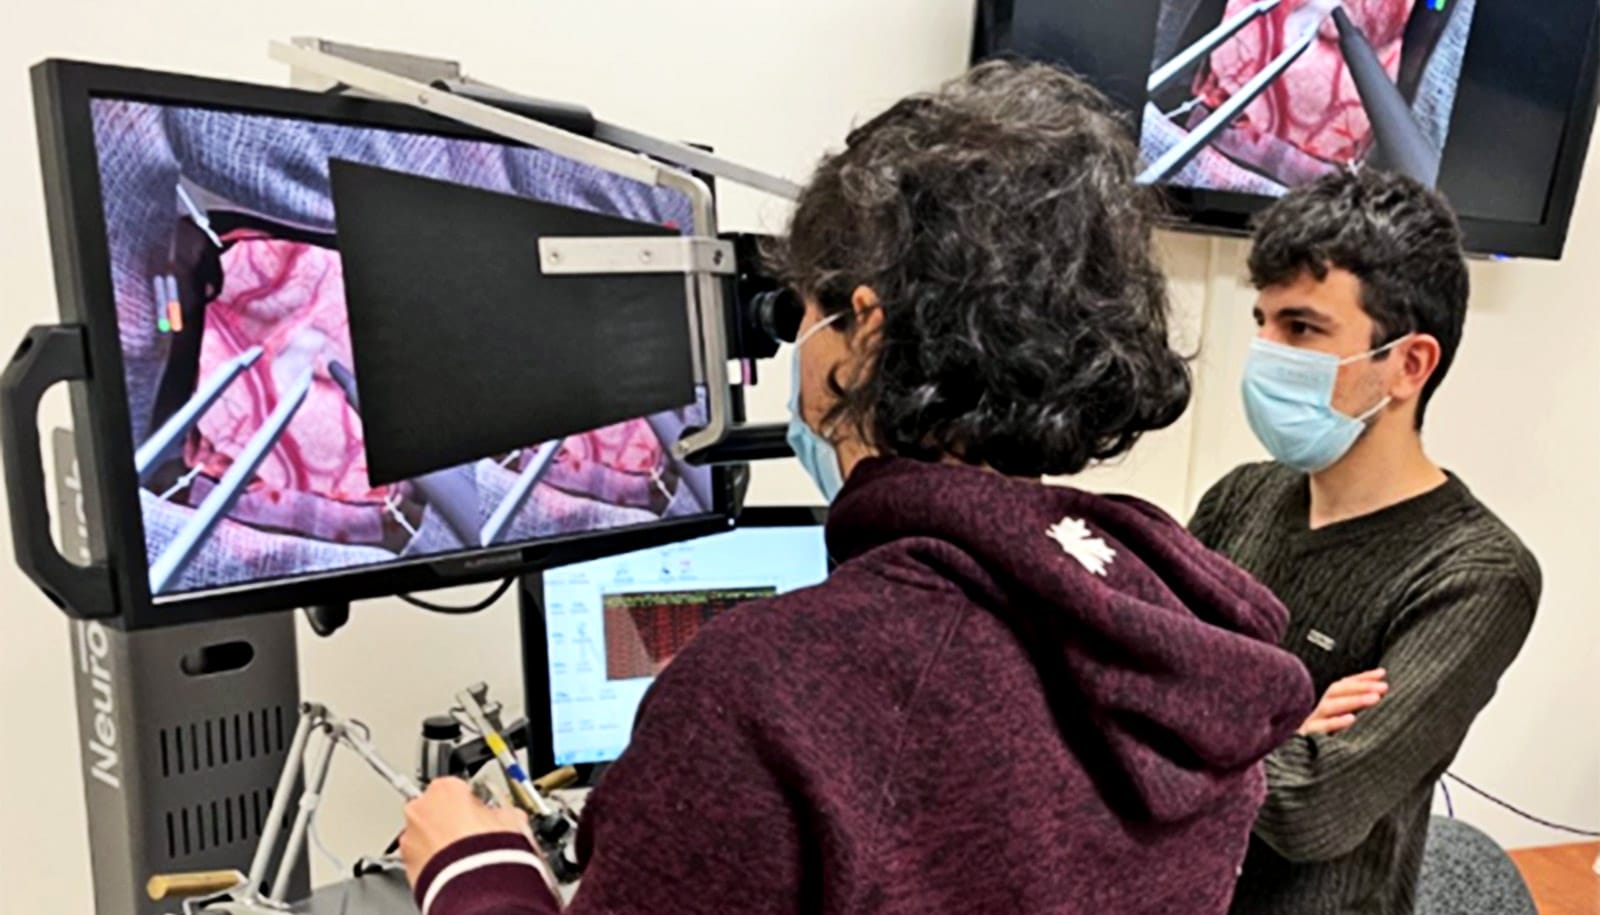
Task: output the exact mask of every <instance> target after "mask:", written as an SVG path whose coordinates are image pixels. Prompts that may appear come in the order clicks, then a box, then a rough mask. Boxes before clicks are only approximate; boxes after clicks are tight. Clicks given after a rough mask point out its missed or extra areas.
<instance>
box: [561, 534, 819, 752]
mask: <svg viewBox="0 0 1600 915" xmlns="http://www.w3.org/2000/svg"><path fill="white" fill-rule="evenodd" d="M827 575H828V551H827V547H826V545H825V544H824V542H823V533H822V527H821V526H820V525H815V526H813V525H805V526H796V527H753V528H740V529H738V530H734V531H729V532H727V533H723V534H714V535H712V536H710V537H702V538H700V539H698V540H692V541H689V542H687V543H678V544H673V545H672V546H665V547H657V548H653V549H646V550H640V551H638V552H634V553H628V554H625V555H622V556H613V557H609V558H606V559H597V560H591V561H589V562H583V563H578V564H576V565H571V566H565V567H562V568H558V569H552V570H549V571H547V572H545V573H544V601H543V602H544V610H545V638H546V641H547V643H548V645H547V648H548V652H549V654H548V661H549V677H550V680H549V686H550V689H549V699H550V725H551V737H552V746H553V749H554V756H555V764H556V765H558V766H564V765H569V764H582V763H604V762H611V761H612V760H615V759H616V758H617V757H618V756H620V755H621V754H622V751H623V749H624V748H626V747H627V745H628V738H629V736H630V735H631V734H632V732H633V719H634V714H635V713H636V712H637V711H638V708H639V701H640V700H641V699H643V698H644V694H645V691H646V690H648V689H649V688H650V684H651V683H653V682H655V677H656V675H657V674H659V673H660V672H661V671H662V670H663V669H664V668H665V667H666V666H667V665H668V664H670V663H671V662H672V659H673V658H674V657H676V656H677V654H678V652H679V651H680V650H681V649H682V648H683V647H684V646H685V645H687V644H688V643H689V641H690V639H692V638H693V637H694V635H695V633H696V632H697V631H699V629H700V627H701V626H702V625H704V624H705V623H706V622H707V621H709V620H711V619H712V618H713V617H715V616H716V615H717V614H719V613H722V612H724V611H726V610H728V609H730V608H732V607H735V606H737V605H739V604H741V603H744V602H745V601H749V600H756V599H759V598H763V597H771V596H772V595H775V594H782V593H784V592H786V591H792V590H795V589H797V588H804V587H808V586H810V585H814V584H817V583H818V582H820V581H822V580H823V579H824V578H826V577H827Z"/></svg>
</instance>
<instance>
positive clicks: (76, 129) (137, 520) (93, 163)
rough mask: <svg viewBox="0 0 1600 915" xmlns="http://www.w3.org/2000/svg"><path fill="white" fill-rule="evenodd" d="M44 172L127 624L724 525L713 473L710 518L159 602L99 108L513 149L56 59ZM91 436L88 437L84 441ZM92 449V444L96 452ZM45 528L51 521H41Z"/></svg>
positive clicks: (313, 100)
mask: <svg viewBox="0 0 1600 915" xmlns="http://www.w3.org/2000/svg"><path fill="white" fill-rule="evenodd" d="M32 77H33V93H34V106H35V117H36V121H37V125H38V134H39V151H40V165H41V169H42V172H43V178H44V187H45V198H46V211H47V216H48V221H49V228H50V241H51V250H52V258H53V261H54V270H55V278H56V288H57V295H58V304H59V313H60V315H61V320H62V321H63V322H64V323H66V324H71V325H79V326H81V327H82V328H83V330H84V337H85V340H86V345H87V348H88V361H89V365H90V367H91V371H90V375H91V377H90V378H89V380H88V381H87V382H85V383H82V384H74V385H73V422H74V426H75V429H76V430H77V437H78V441H79V442H80V447H79V451H80V457H81V458H83V459H84V460H83V468H84V475H85V481H84V483H85V486H86V487H89V486H92V487H93V489H94V497H95V498H94V499H91V500H90V504H96V503H97V504H98V507H99V510H98V512H97V514H98V515H99V517H98V519H94V518H91V519H90V520H91V522H93V521H95V520H98V522H99V524H100V526H101V530H102V531H103V534H104V537H103V540H104V543H105V547H104V548H105V550H106V554H107V555H106V557H105V559H106V563H107V565H108V567H109V569H110V574H111V576H112V577H113V580H114V582H113V584H114V589H115V595H116V601H117V609H118V611H119V614H118V616H117V617H115V618H114V619H111V620H108V622H109V623H111V624H113V625H116V626H118V627H120V628H124V629H143V628H153V627H158V626H172V625H182V624H186V623H193V622H200V621H206V620H215V619H223V618H231V617H239V616H246V615H251V614H257V613H266V612H273V611H281V610H288V609H293V608H296V607H302V606H308V605H314V604H327V603H337V602H345V601H352V600H360V599H366V598H375V597H383V596H387V595H392V594H397V593H408V592H413V591H426V590H430V589H435V588H442V587H448V586H454V585H465V584H473V583H477V582H484V581H493V580H497V579H502V578H505V577H507V576H512V575H519V574H524V573H526V572H528V571H529V570H532V569H537V568H540V567H543V566H550V565H562V564H567V563H571V562H578V561H582V560H584V559H587V558H592V557H596V556H601V555H605V554H607V553H616V552H626V551H629V550H635V549H642V548H645V547H648V546H651V545H655V544H661V543H670V542H673V541H677V540H683V539H687V538H691V537H696V536H701V535H703V534H705V533H711V532H715V531H718V530H722V529H725V528H726V527H727V526H728V524H729V518H730V515H731V508H732V499H731V497H730V494H729V492H728V480H729V474H728V471H727V469H726V468H714V469H713V471H712V473H713V480H712V486H713V492H714V493H715V494H716V501H717V504H716V505H715V506H714V507H713V510H712V511H711V512H709V513H705V514H701V515H693V516H688V517H685V518H678V519H672V520H670V521H662V522H659V523H653V524H647V525H641V526H638V527H629V528H622V529H619V530H612V531H597V532H592V533H579V534H571V535H565V536H560V537H554V538H550V539H547V540H540V541H534V542H531V543H524V544H520V545H508V546H504V547H497V548H494V549H488V550H475V551H467V552H462V553H456V554H452V555H448V556H443V557H437V558H418V559H415V560H401V561H398V562H397V563H395V564H383V565H376V566H370V567H369V566H363V567H358V568H354V569H348V570H341V571H330V572H324V573H316V574H313V575H307V576H303V577H296V578H292V579H283V580H275V581H267V582H260V583H252V584H241V585H235V586H224V587H221V588H215V589H208V590H206V591H204V592H200V593H197V594H195V596H193V597H188V596H185V595H183V594H177V595H173V596H171V597H167V598H163V599H162V601H161V602H160V603H157V602H155V601H154V600H153V599H152V595H151V593H150V587H149V580H148V578H149V573H148V566H149V563H148V559H147V557H146V548H145V541H144V518H143V513H142V511H141V510H140V506H139V496H138V493H139V484H138V480H137V478H136V474H135V471H134V459H133V453H134V447H135V446H134V443H133V440H132V433H131V429H132V426H131V423H130V416H129V406H128V399H127V390H126V384H125V381H124V377H125V376H124V372H123V366H122V350H121V341H120V339H119V334H118V327H117V315H116V299H115V293H114V289H113V287H112V281H111V266H110V250H109V245H108V241H107V226H106V225H105V217H104V207H103V200H102V195H101V182H100V170H99V163H98V158H97V152H96V148H95V136H94V129H93V122H92V118H91V112H90V103H91V101H92V100H94V99H96V98H116V99H127V100H132V101H140V102H148V103H153V104H163V105H181V106H187V107H194V108H211V109H216V110H222V111H231V112H239V113H247V114H260V115H268V116H274V117H285V118H294V119H298V120H307V121H322V122H331V123H338V124H347V125H353V126H359V127H371V128H378V129H387V130H398V131H412V132H418V133H427V134H432V135H436V136H445V137H450V138H455V139H465V140H482V141H488V142H493V143H502V144H507V145H513V144H510V143H509V142H508V141H506V140H504V139H503V138H498V137H494V136H491V135H488V134H485V133H482V132H480V131H476V130H473V129H472V128H469V127H467V126H465V125H462V124H459V123H456V122H453V121H448V120H445V119H443V118H439V117H436V116H434V115H430V114H428V113H426V112H424V111H421V110H420V109H416V108H412V107H409V106H405V105H399V104H394V103H389V102H380V101H374V100H369V99H361V98H355V97H351V96H348V95H343V94H330V93H314V92H306V91H302V90H296V89H286V88H278V87H273V86H263V85H258V84H252V83H241V82H233V81H227V80H217V79H210V78H204V77H196V76H188V75H182V74H175V73H167V72H160V71H152V70H142V69H133V68H125V67H116V66H108V65H101V64H93V63H84V62H79V61H66V60H47V61H44V62H42V63H40V64H38V65H36V66H35V67H34V68H33V70H32ZM84 430H87V431H88V434H87V435H85V434H84ZM85 443H89V445H90V447H85ZM41 523H46V522H44V521H41Z"/></svg>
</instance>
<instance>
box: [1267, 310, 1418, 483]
mask: <svg viewBox="0 0 1600 915" xmlns="http://www.w3.org/2000/svg"><path fill="white" fill-rule="evenodd" d="M1407 339H1409V337H1401V338H1400V339H1399V340H1395V341H1394V342H1392V343H1389V344H1388V345H1386V346H1381V347H1379V348H1378V349H1375V350H1371V351H1369V352H1365V353H1361V354H1359V355H1355V356H1351V357H1349V358H1348V359H1340V358H1339V357H1338V356H1333V355H1329V354H1328V353H1316V352H1311V351H1309V350H1302V349H1296V348H1294V347H1292V346H1284V345H1283V344H1280V343H1273V342H1271V341H1269V340H1262V339H1260V338H1259V337H1258V338H1256V339H1255V340H1253V341H1252V342H1251V343H1250V357H1249V360H1248V361H1246V362H1245V368H1244V412H1245V416H1246V417H1248V418H1249V420H1250V429H1251V431H1252V432H1254V433H1255V434H1256V438H1257V439H1259V440H1260V441H1261V444H1263V445H1265V446H1266V448H1267V451H1268V453H1270V454H1271V455H1272V456H1273V458H1274V459H1276V460H1277V461H1278V462H1279V463H1281V464H1284V465H1287V466H1289V467H1293V468H1294V469H1296V470H1299V471H1301V472H1303V473H1318V472H1320V471H1323V470H1327V469H1328V468H1329V467H1332V466H1333V465H1334V464H1337V463H1338V462H1339V459H1340V458H1343V457H1344V456H1345V455H1346V454H1348V453H1349V451H1350V449H1351V448H1352V447H1354V446H1355V443H1356V440H1357V439H1359V438H1361V433H1362V432H1363V431H1365V430H1366V428H1367V422H1368V421H1369V420H1371V419H1372V417H1374V416H1377V415H1378V413H1379V411H1381V410H1382V409H1383V408H1384V407H1387V406H1388V405H1389V403H1390V402H1391V401H1392V400H1393V398H1390V397H1384V398H1383V399H1382V400H1380V401H1378V402H1377V404H1375V405H1374V406H1373V407H1372V408H1371V409H1370V410H1367V411H1366V412H1365V413H1362V414H1361V415H1360V416H1346V415H1345V414H1343V413H1340V412H1339V411H1338V410H1335V409H1334V407H1333V389H1334V386H1335V384H1337V383H1338V380H1339V369H1340V368H1341V367H1342V366H1346V365H1350V364H1351V363H1354V362H1360V361H1362V360H1363V359H1371V358H1373V357H1374V356H1378V355H1380V354H1382V353H1386V352H1388V351H1389V350H1391V349H1393V348H1394V347H1396V346H1399V345H1400V344H1401V343H1403V342H1405V341H1406V340H1407Z"/></svg>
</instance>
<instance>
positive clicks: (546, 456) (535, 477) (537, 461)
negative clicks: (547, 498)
mask: <svg viewBox="0 0 1600 915" xmlns="http://www.w3.org/2000/svg"><path fill="white" fill-rule="evenodd" d="M561 441H562V440H561V439H557V440H556V441H553V442H545V443H544V444H543V445H540V446H539V448H538V450H536V451H535V452H534V453H533V458H532V459H531V460H529V461H528V466H527V467H525V468H523V470H522V475H521V476H519V477H517V482H515V483H513V484H511V491H510V492H508V493H506V497H505V498H504V499H501V500H500V504H499V505H496V506H495V508H494V514H492V515H490V516H489V521H488V523H486V524H484V526H483V529H482V530H481V531H479V532H478V544H479V545H480V546H493V545H494V543H495V541H497V540H499V539H500V536H501V535H502V534H504V533H505V532H506V528H507V527H509V526H510V525H511V519H512V518H513V517H515V516H516V514H517V512H519V511H521V510H522V506H523V503H525V502H527V501H528V495H529V494H530V493H532V492H533V487H534V484H536V483H538V482H539V478H540V477H543V476H544V474H545V471H547V470H549V469H550V465H551V464H552V463H554V462H555V459H556V453H557V452H558V451H560V450H561Z"/></svg>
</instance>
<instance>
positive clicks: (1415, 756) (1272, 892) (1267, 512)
mask: <svg viewBox="0 0 1600 915" xmlns="http://www.w3.org/2000/svg"><path fill="white" fill-rule="evenodd" d="M1461 244H1462V243H1461V233H1460V230H1459V228H1458V227H1457V224H1456V220H1455V217H1454V216H1453V215H1452V213H1451V211H1450V209H1449V207H1448V205H1447V204H1446V203H1445V202H1444V201H1443V199H1441V198H1440V197H1439V196H1438V195H1437V194H1435V193H1433V192H1432V191H1429V190H1427V189H1426V188H1424V187H1423V186H1421V185H1419V184H1417V183H1415V182H1413V181H1410V180H1409V179H1404V178H1399V177H1395V176H1392V175H1385V174H1381V173H1377V172H1373V171H1363V172H1360V173H1346V174H1340V175H1337V176H1333V177H1329V178H1326V179H1323V180H1321V181H1319V182H1317V183H1315V184H1313V185H1310V186H1308V187H1306V188H1304V189H1301V190H1298V191H1295V192H1293V193H1291V194H1289V195H1288V196H1287V197H1285V198H1284V199H1283V200H1281V201H1279V202H1278V203H1277V204H1275V205H1274V206H1273V207H1271V208H1270V209H1269V210H1268V211H1267V212H1266V213H1265V214H1264V215H1263V217H1262V219H1261V221H1260V224H1259V227H1258V230H1257V233H1256V239H1255V246H1254V249H1253V251H1252V253H1251V256H1250V274H1251V280H1252V282H1253V283H1254V285H1255V287H1256V288H1257V290H1259V293H1260V295H1259V298H1258V300H1257V304H1256V322H1257V324H1258V325H1259V326H1260V328H1261V330H1260V333H1259V335H1258V337H1257V339H1256V340H1255V341H1254V342H1253V343H1252V346H1251V352H1250V358H1249V361H1248V363H1247V366H1246V370H1245V384H1244V398H1245V411H1246V414H1247V416H1248V418H1249V421H1250V426H1251V429H1252V430H1253V431H1254V432H1255V434H1256V436H1257V437H1258V438H1259V439H1260V440H1261V442H1262V443H1263V444H1264V445H1266V447H1267V450H1268V451H1269V452H1270V453H1271V454H1272V456H1273V457H1274V458H1275V459H1276V461H1275V462H1274V463H1270V464H1260V465H1252V466H1247V467H1242V468H1240V469H1238V470H1236V471H1234V472H1233V473H1232V474H1230V475H1229V476H1228V477H1226V478H1225V479H1224V480H1223V481H1222V482H1221V483H1219V484H1217V486H1216V487H1215V488H1213V489H1212V490H1211V491H1210V492H1209V493H1207V494H1206V497H1205V499H1204V500H1203V501H1202V502H1201V505H1200V509H1199V511H1198V513H1197V514H1196V516H1195V518H1194V520H1193V522H1192V523H1191V529H1192V530H1193V532H1194V533H1195V535H1196V536H1198V537H1199V538H1200V539H1201V540H1202V541H1204V542H1205V543H1206V544H1207V545H1208V546H1211V547H1212V548H1214V549H1216V550H1218V551H1220V552H1222V553H1223V554H1225V555H1227V556H1228V557H1230V558H1231V559H1233V560H1234V561H1235V562H1237V563H1238V564H1240V565H1241V566H1243V567H1244V568H1245V569H1246V570H1247V571H1249V572H1251V573H1253V574H1254V575H1255V576H1256V577H1257V578H1258V579H1260V580H1261V581H1262V582H1263V583H1264V584H1266V585H1267V586H1268V587H1269V588H1271V589H1272V590H1273V591H1274V592H1276V593H1277V595H1278V596H1279V598H1281V599H1282V600H1283V601H1284V603H1285V604H1287V605H1288V607H1289V610H1290V613H1291V623H1290V626H1289V630H1288V633H1287V635H1286V637H1285V642H1284V646H1285V647H1286V648H1288V649H1289V650H1290V651H1292V652H1294V653H1295V654H1296V655H1297V656H1298V657H1299V658H1300V659H1301V660H1302V661H1303V662H1304V663H1305V665H1306V667H1307V668H1308V669H1309V670H1310V671H1311V674H1312V679H1313V681H1314V682H1315V685H1316V690H1317V693H1318V695H1320V696H1322V697H1323V698H1322V701H1321V703H1320V704H1319V705H1318V707H1317V709H1316V711H1315V712H1313V713H1312V715H1311V717H1310V719H1308V720H1307V721H1306V723H1305V725H1304V726H1303V727H1302V728H1301V729H1300V732H1299V734H1298V735H1297V736H1295V737H1293V738H1291V739H1290V741H1289V742H1288V743H1287V744H1285V745H1283V746H1282V747H1281V748H1280V749H1278V750H1277V751H1276V752H1275V753H1273V754H1272V756H1270V757H1269V758H1268V761H1267V776H1268V784H1269V791H1268V797H1267V801H1266V804H1265V806H1264V807H1263V808H1262V811H1261V814H1260V818H1259V819H1258V821H1257V824H1256V828H1255V833H1254V836H1253V837H1252V839H1251V847H1250V851H1249V854H1248V856H1247V858H1246V860H1245V865H1244V870H1243V873H1242V876H1241V878H1240V882H1239V886H1238V890H1237V893H1236V896H1235V902H1234V906H1233V911H1234V912H1236V913H1263V915H1267V913H1270V915H1284V913H1294V915H1318V913H1329V915H1332V913H1348V912H1362V913H1383V915H1396V913H1409V912H1411V911H1412V910H1413V907H1414V904H1415V903H1414V900H1415V896H1416V883H1417V873H1418V868H1419V865H1420V863H1421V860H1422V848H1423V842H1424V839H1425V838H1426V833H1427V825H1428V815H1429V808H1430V800H1431V797H1432V793H1433V786H1434V784H1435V783H1436V782H1437V780H1438V779H1439V777H1440V776H1441V775H1442V774H1443V773H1444V771H1445V769H1446V767H1447V766H1449V764H1450V762H1451V761H1452V760H1453V759H1454V758H1455V755H1456V752H1457V750H1458V749H1459V748H1460V746H1461V743H1462V741H1463V739H1464V738H1465V737H1466V734H1467V729H1468V727H1469V726H1470V725H1471V724H1472V721H1473V719H1474V718H1475V717H1476V716H1477V714H1478V712H1479V711H1480V710H1482V708H1483V707H1484V705H1485V704H1486V703H1487V702H1488V701H1489V698H1490V697H1491V696H1492V695H1493V694H1494V691H1495V685H1496V682H1497V681H1498V680H1499V677H1500V675H1501V673H1502V672H1503V671H1505V669H1506V667H1507V666H1508V665H1509V664H1510V663H1511V661H1512V659H1513V658H1515V657H1516V655H1517V652H1518V651H1519V650H1520V649H1521V647H1522V643H1523V641H1524V639H1525V638H1526V637H1527V634H1528V630H1529V627H1530V626H1531V625H1532V622H1533V616H1534V609H1535V607H1536V606H1537V604H1538V601H1539V591H1540V574H1539V566H1538V563H1537V562H1536V561H1535V560H1534V557H1533V555H1532V554H1531V553H1529V552H1528V550H1527V549H1526V548H1524V547H1523V545H1522V543H1521V541H1519V540H1518V539H1517V537H1516V535H1515V534H1513V533H1512V532H1511V530H1510V529H1508V528H1507V527H1506V526H1505V525H1504V524H1503V523H1501V522H1500V520H1499V519H1497V518H1496V517H1495V516H1494V515H1493V514H1492V513H1490V511H1489V510H1488V509H1487V508H1485V507H1484V506H1483V504H1482V503H1480V502H1479V501H1478V500H1477V499H1476V498H1474V497H1473V495H1472V493H1471V492H1470V491H1469V490H1468V489H1467V487H1466V485H1465V484H1464V483H1462V482H1461V480H1459V479H1457V478H1456V477H1454V476H1452V475H1450V474H1449V473H1447V472H1446V471H1444V470H1442V469H1441V468H1440V467H1439V466H1438V465H1436V464H1434V463H1433V461H1431V460H1430V459H1429V458H1428V455H1427V453H1426V452H1425V451H1424V449H1423V444H1422V437H1421V429H1422V420H1423V415H1424V413H1425V411H1426V409H1427V405H1428V401H1429V399H1430V398H1431V397H1432V396H1433V394H1434V392H1435V391H1436V390H1437V389H1438V387H1439V384H1440V383H1441V382H1442V381H1443V380H1444V376H1445V373H1446V371H1447V370H1448V369H1449V367H1450V363H1451V361H1452V360H1453V359H1454V357H1455V352H1456V348H1457V346H1458V345H1459V344H1460V342H1461V330H1462V324H1463V320H1464V318H1465V316H1466V308H1467V296H1468V277H1467V266H1466V261H1465V258H1464V256H1463V254H1462V247H1461Z"/></svg>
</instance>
